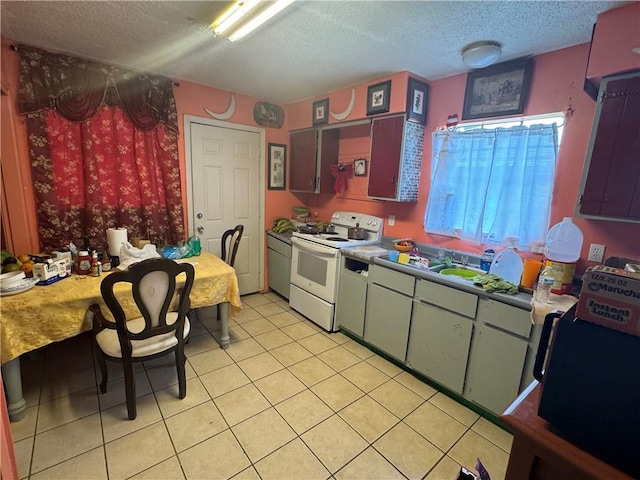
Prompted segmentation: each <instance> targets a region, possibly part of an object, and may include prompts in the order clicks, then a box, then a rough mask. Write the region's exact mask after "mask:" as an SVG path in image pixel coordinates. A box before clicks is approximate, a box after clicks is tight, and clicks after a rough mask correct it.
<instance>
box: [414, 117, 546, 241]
mask: <svg viewBox="0 0 640 480" xmlns="http://www.w3.org/2000/svg"><path fill="white" fill-rule="evenodd" d="M432 137H433V149H432V155H433V158H432V179H431V180H432V182H431V190H430V192H429V200H428V203H427V210H426V213H425V223H424V225H425V231H427V232H429V233H437V234H441V235H448V236H452V237H457V238H461V239H463V240H466V241H469V242H473V243H476V244H486V245H511V246H514V247H516V248H518V249H519V250H533V251H539V249H540V248H541V246H543V245H544V240H545V236H546V233H547V228H548V226H549V216H550V212H551V196H552V193H553V182H554V177H555V167H556V159H557V152H558V129H557V126H556V125H555V124H553V125H531V126H517V127H511V128H496V129H494V130H484V129H476V130H470V131H466V132H455V131H454V132H449V131H437V132H434V133H433V135H432Z"/></svg>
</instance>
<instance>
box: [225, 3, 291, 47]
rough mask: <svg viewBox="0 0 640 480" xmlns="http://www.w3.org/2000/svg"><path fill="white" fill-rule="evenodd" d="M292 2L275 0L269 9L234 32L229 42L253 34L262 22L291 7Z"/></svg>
mask: <svg viewBox="0 0 640 480" xmlns="http://www.w3.org/2000/svg"><path fill="white" fill-rule="evenodd" d="M293 1H294V0H277V1H276V2H275V3H274V4H273V5H271V6H270V7H269V8H267V9H266V10H264V11H263V12H261V13H260V14H259V15H257V16H256V17H255V18H253V19H252V20H250V21H249V22H247V23H246V24H244V25H243V26H242V27H240V28H239V29H238V30H237V31H236V32H234V33H233V34H232V35H231V36H230V37H229V40H231V41H232V42H234V41H236V40H240V39H241V38H242V37H244V36H245V35H247V34H249V33H251V32H253V31H254V30H255V29H256V28H258V27H259V26H260V25H262V24H263V23H264V22H266V21H267V20H269V19H270V18H271V17H273V16H274V15H276V14H278V13H280V12H281V11H282V10H284V9H285V8H286V7H288V6H289V5H291V4H292V3H293Z"/></svg>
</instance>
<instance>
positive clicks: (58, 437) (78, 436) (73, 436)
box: [31, 413, 102, 473]
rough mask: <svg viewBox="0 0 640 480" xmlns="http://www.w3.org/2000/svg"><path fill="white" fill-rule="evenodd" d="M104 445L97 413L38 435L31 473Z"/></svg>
mask: <svg viewBox="0 0 640 480" xmlns="http://www.w3.org/2000/svg"><path fill="white" fill-rule="evenodd" d="M100 445H102V428H101V424H100V414H98V413H95V414H93V415H90V416H88V417H84V418H81V419H80V420H76V421H74V422H71V423H66V424H64V425H62V426H60V427H56V428H53V429H51V430H47V431H46V432H44V433H41V434H38V435H36V441H35V446H34V449H33V459H32V465H31V472H32V473H37V472H40V471H42V470H44V469H46V468H49V467H52V466H53V465H57V464H58V463H61V462H64V461H65V460H69V459H70V458H73V457H75V456H77V455H80V454H81V453H85V452H88V451H89V450H93V449H94V448H97V447H99V446H100Z"/></svg>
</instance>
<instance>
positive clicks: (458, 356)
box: [407, 302, 473, 394]
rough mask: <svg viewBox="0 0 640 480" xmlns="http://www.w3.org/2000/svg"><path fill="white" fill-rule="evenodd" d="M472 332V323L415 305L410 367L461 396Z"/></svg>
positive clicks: (453, 315) (427, 305)
mask: <svg viewBox="0 0 640 480" xmlns="http://www.w3.org/2000/svg"><path fill="white" fill-rule="evenodd" d="M472 332H473V320H472V319H470V318H467V317H464V316H462V315H459V314H457V313H454V312H450V311H447V310H444V309H442V308H439V307H436V306H434V305H429V304H425V303H420V302H415V304H414V306H413V314H412V318H411V333H410V335H409V349H408V352H407V364H408V365H409V366H410V367H411V368H413V369H415V370H417V371H418V372H420V373H423V374H424V375H426V376H428V377H429V378H432V379H433V380H435V381H436V382H438V383H440V384H442V385H444V386H445V387H447V388H448V389H450V390H452V391H454V392H456V393H459V394H462V389H463V386H464V379H465V373H466V370H467V359H468V357H469V346H470V344H471V334H472Z"/></svg>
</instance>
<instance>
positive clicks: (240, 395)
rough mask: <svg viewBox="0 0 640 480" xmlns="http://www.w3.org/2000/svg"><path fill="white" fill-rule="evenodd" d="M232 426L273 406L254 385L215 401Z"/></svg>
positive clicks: (241, 388)
mask: <svg viewBox="0 0 640 480" xmlns="http://www.w3.org/2000/svg"><path fill="white" fill-rule="evenodd" d="M214 402H215V404H216V405H217V407H218V408H219V409H220V413H222V416H223V417H224V419H225V420H226V422H227V423H228V424H229V425H230V426H234V425H237V424H238V423H240V422H242V421H244V420H246V419H247V418H249V417H252V416H254V415H256V414H258V413H260V412H262V411H263V410H266V409H267V408H269V407H270V406H271V405H270V404H269V401H268V400H267V399H266V398H264V396H263V395H262V394H261V393H260V391H259V390H258V389H257V388H256V387H255V386H254V385H252V384H251V385H245V386H244V387H240V388H238V389H237V390H234V391H233V392H229V393H226V394H224V395H222V396H220V397H218V398H216V399H215V400H214Z"/></svg>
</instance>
